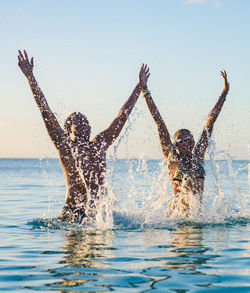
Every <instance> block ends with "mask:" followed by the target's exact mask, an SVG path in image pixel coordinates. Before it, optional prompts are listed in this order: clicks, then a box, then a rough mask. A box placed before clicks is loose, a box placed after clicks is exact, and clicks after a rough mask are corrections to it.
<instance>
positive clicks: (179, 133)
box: [174, 128, 193, 141]
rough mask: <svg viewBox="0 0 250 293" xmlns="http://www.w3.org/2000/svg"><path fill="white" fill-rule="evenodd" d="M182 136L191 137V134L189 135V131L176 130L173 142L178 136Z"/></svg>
mask: <svg viewBox="0 0 250 293" xmlns="http://www.w3.org/2000/svg"><path fill="white" fill-rule="evenodd" d="M183 134H189V135H192V136H193V134H192V133H191V131H189V130H188V129H185V128H181V129H179V130H177V131H176V132H175V134H174V140H175V141H176V140H177V138H178V137H179V135H183Z"/></svg>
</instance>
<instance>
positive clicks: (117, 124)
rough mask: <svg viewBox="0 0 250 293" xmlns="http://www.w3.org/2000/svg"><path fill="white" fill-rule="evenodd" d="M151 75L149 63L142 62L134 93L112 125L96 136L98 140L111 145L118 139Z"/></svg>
mask: <svg viewBox="0 0 250 293" xmlns="http://www.w3.org/2000/svg"><path fill="white" fill-rule="evenodd" d="M149 75H150V73H149V68H148V67H147V65H144V64H142V67H141V70H140V73H139V82H138V84H137V85H136V87H135V89H134V90H133V92H132V94H131V95H130V97H129V98H128V100H127V101H126V102H125V104H124V105H123V106H122V108H121V110H120V111H119V113H118V115H117V117H116V118H115V119H114V120H113V122H112V123H111V124H110V126H109V127H108V128H107V129H105V130H104V131H102V132H101V133H99V134H98V135H97V136H96V137H95V140H96V141H98V140H99V141H100V140H104V141H105V142H106V143H107V146H110V145H111V144H112V143H113V142H114V141H115V140H116V138H117V137H118V136H119V134H120V132H121V130H122V128H123V126H124V124H125V122H126V121H127V119H128V116H129V114H130V113H131V111H132V109H133V108H134V105H135V103H136V101H137V100H138V98H139V95H140V93H141V90H142V88H143V87H144V86H145V85H146V84H147V80H148V77H149Z"/></svg>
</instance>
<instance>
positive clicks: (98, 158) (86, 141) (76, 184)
mask: <svg viewBox="0 0 250 293" xmlns="http://www.w3.org/2000/svg"><path fill="white" fill-rule="evenodd" d="M18 65H19V67H20V69H21V71H22V72H23V74H24V75H25V76H26V77H27V79H28V82H29V85H30V88H31V91H32V93H33V96H34V98H35V101H36V103H37V106H38V108H39V110H40V111H41V114H42V117H43V121H44V123H45V126H46V128H47V131H48V134H49V136H50V138H51V140H52V142H53V143H54V145H55V147H56V149H57V151H58V154H59V159H60V162H61V165H62V168H63V172H64V177H65V181H66V187H67V193H66V199H65V202H66V206H68V207H70V208H72V209H74V208H78V209H79V207H80V208H82V209H83V210H84V209H85V208H86V207H85V205H86V202H87V199H88V195H89V196H91V197H92V198H96V199H97V198H98V197H99V191H100V188H101V187H102V186H103V185H104V181H105V171H106V151H107V149H108V148H109V147H110V146H111V144H112V143H113V142H114V141H115V140H116V138H117V137H118V136H119V134H120V132H121V130H122V128H123V126H124V124H125V122H126V121H127V119H128V116H129V114H130V113H131V111H132V109H133V107H134V105H135V103H136V101H137V99H138V97H139V95H140V93H141V89H142V88H144V87H145V86H146V84H147V80H148V77H149V73H148V68H147V65H144V64H143V65H142V67H141V69H140V72H139V82H138V83H137V85H136V87H135V88H134V90H133V92H132V94H131V95H130V97H129V98H128V100H127V101H126V102H125V104H124V105H123V106H122V108H121V109H120V111H119V113H118V115H117V117H116V118H115V119H114V120H113V121H112V123H111V124H110V125H109V127H108V128H107V129H105V130H104V131H102V132H100V133H99V134H97V135H96V136H95V137H94V139H93V140H90V134H91V127H90V125H89V121H88V119H87V118H86V116H84V115H82V114H81V113H72V114H71V115H70V116H69V117H68V118H67V119H66V122H65V126H64V129H63V128H61V126H60V125H59V123H58V121H57V119H56V117H55V115H54V113H53V112H52V111H51V109H50V107H49V105H48V103H47V101H46V99H45V97H44V95H43V93H42V91H41V89H40V87H39V86H38V83H37V81H36V79H35V77H34V75H33V67H34V61H33V58H31V59H30V60H29V58H28V55H27V53H26V51H24V52H23V53H22V52H21V51H19V55H18Z"/></svg>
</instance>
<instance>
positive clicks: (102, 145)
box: [90, 132, 109, 151]
mask: <svg viewBox="0 0 250 293" xmlns="http://www.w3.org/2000/svg"><path fill="white" fill-rule="evenodd" d="M90 143H91V146H92V147H94V148H96V149H99V150H103V151H106V150H107V149H108V147H109V144H108V143H107V141H106V137H105V134H104V132H101V133H99V134H97V135H96V136H95V138H94V139H92V140H91V142H90Z"/></svg>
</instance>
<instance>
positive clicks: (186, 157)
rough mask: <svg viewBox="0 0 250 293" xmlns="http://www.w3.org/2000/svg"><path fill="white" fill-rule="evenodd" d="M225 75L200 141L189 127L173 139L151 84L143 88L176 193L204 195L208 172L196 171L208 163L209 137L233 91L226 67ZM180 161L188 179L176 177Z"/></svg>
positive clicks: (178, 194) (223, 74)
mask: <svg viewBox="0 0 250 293" xmlns="http://www.w3.org/2000/svg"><path fill="white" fill-rule="evenodd" d="M221 76H222V77H223V79H224V88H223V91H222V93H221V95H220V97H219V99H218V100H217V102H216V104H215V106H214V108H213V109H212V110H211V112H210V113H209V115H208V118H207V120H206V123H205V126H204V128H203V131H202V134H201V137H200V139H199V141H198V142H197V143H196V144H195V141H194V138H193V135H192V134H191V132H190V131H189V130H187V129H183V130H180V131H177V133H176V134H175V137H174V140H175V141H174V143H172V141H171V138H170V135H169V132H168V129H167V127H166V124H165V122H164V121H163V119H162V117H161V114H160V112H159V110H158V108H157V106H156V105H155V103H154V101H153V98H152V96H151V94H150V92H149V91H148V89H147V87H145V88H143V90H142V91H143V93H144V97H145V100H146V103H147V106H148V108H149V111H150V113H151V115H152V117H153V119H154V121H155V123H156V125H157V128H158V134H159V138H160V144H161V148H162V152H163V155H164V158H165V160H166V163H167V167H168V169H169V178H170V181H171V183H172V185H173V193H174V195H175V196H180V195H182V194H185V193H187V192H191V193H193V194H197V195H199V196H201V195H202V193H203V190H204V181H205V176H204V177H203V178H201V177H202V176H200V178H197V177H195V176H192V174H195V173H197V171H195V170H197V165H199V164H200V163H202V164H203V163H204V158H205V153H206V150H207V147H208V141H209V140H208V138H209V137H210V136H211V134H212V130H213V126H214V123H215V121H216V119H217V117H218V115H219V114H220V112H221V109H222V106H223V104H224V102H225V100H226V96H227V94H228V91H229V83H228V81H227V74H226V71H221ZM197 162H198V163H197ZM199 162H200V163H199ZM179 163H181V164H182V166H184V169H186V170H189V173H190V176H187V177H186V178H185V180H180V181H176V180H174V178H175V174H176V170H177V168H178V166H179ZM182 201H183V204H184V205H185V206H186V207H187V209H188V207H189V204H188V202H186V199H185V197H183V198H182ZM171 205H172V206H171ZM173 205H174V202H172V203H171V204H170V208H173Z"/></svg>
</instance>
